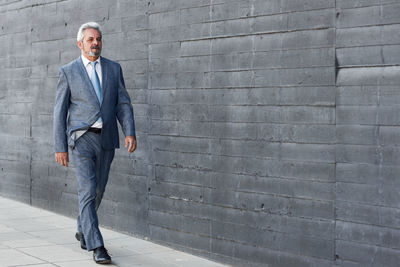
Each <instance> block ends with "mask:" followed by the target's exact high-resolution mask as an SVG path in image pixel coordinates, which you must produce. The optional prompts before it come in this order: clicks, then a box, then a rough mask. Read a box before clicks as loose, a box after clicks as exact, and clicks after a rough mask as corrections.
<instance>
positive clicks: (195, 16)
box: [180, 6, 215, 24]
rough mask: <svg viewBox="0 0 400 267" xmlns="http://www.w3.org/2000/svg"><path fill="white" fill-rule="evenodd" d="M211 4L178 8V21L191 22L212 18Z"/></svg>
mask: <svg viewBox="0 0 400 267" xmlns="http://www.w3.org/2000/svg"><path fill="white" fill-rule="evenodd" d="M212 8H215V7H211V6H201V7H193V8H185V9H181V10H180V23H181V24H193V23H202V22H208V21H210V20H211V19H212V17H213V15H212V14H211V12H212Z"/></svg>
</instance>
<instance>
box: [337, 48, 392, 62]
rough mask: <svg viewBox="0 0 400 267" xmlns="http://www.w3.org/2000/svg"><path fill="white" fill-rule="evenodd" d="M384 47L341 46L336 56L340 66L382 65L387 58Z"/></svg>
mask: <svg viewBox="0 0 400 267" xmlns="http://www.w3.org/2000/svg"><path fill="white" fill-rule="evenodd" d="M382 49H383V47H382V46H367V47H350V48H341V49H337V50H336V57H337V60H338V64H339V66H340V67H346V66H368V65H380V64H384V63H385V59H386V58H387V57H383V56H382ZM387 53H388V54H391V52H390V51H388V52H387Z"/></svg>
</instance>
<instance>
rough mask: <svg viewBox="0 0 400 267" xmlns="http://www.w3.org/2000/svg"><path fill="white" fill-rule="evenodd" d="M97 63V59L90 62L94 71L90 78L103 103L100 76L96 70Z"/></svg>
mask: <svg viewBox="0 0 400 267" xmlns="http://www.w3.org/2000/svg"><path fill="white" fill-rule="evenodd" d="M97 63H98V62H97V61H95V62H90V65H92V67H93V72H92V76H91V77H90V80H91V82H92V85H93V88H94V91H95V92H96V95H97V99H98V100H99V102H100V103H101V85H100V80H99V76H98V75H97V71H96V64H97Z"/></svg>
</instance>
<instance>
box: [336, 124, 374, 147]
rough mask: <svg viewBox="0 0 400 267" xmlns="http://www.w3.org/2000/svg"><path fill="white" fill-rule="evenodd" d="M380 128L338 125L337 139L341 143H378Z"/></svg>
mask: <svg viewBox="0 0 400 267" xmlns="http://www.w3.org/2000/svg"><path fill="white" fill-rule="evenodd" d="M377 135H378V128H377V127H375V126H366V125H338V126H337V127H336V136H337V141H338V143H340V144H353V145H376V144H377V141H376V138H377Z"/></svg>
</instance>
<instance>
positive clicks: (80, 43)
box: [76, 41, 83, 49]
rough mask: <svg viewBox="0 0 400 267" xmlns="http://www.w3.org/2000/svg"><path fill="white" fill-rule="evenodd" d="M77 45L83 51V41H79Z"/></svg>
mask: <svg viewBox="0 0 400 267" xmlns="http://www.w3.org/2000/svg"><path fill="white" fill-rule="evenodd" d="M76 44H77V45H78V47H79V48H80V49H83V43H82V41H78V42H77V43H76Z"/></svg>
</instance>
